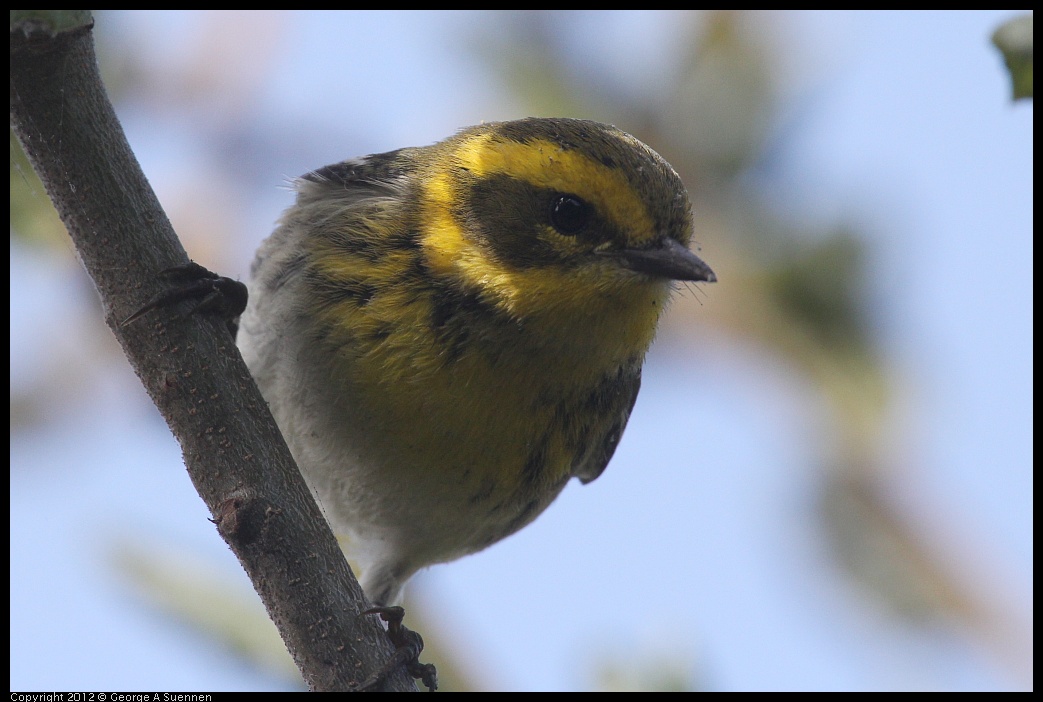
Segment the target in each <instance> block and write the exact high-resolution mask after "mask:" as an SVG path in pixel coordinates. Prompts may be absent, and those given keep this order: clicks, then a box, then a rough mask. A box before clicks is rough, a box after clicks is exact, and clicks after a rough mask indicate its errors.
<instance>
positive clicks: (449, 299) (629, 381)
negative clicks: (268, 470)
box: [238, 118, 715, 604]
mask: <svg viewBox="0 0 1043 702" xmlns="http://www.w3.org/2000/svg"><path fill="white" fill-rule="evenodd" d="M295 185H296V190H297V202H296V204H295V205H293V206H292V207H291V208H290V209H289V210H287V212H286V213H285V214H284V216H283V218H282V220H281V222H280V225H279V227H278V229H277V230H276V231H275V232H274V233H273V234H272V235H271V237H269V239H268V240H267V241H266V242H265V243H264V244H263V245H262V247H261V249H260V251H259V252H258V255H257V258H256V261H255V263H254V266H253V270H252V279H251V282H250V286H249V287H250V300H249V303H248V306H247V310H246V312H245V313H244V315H243V316H242V320H241V323H240V329H239V336H238V341H239V345H240V348H241V349H242V351H243V355H244V357H245V359H246V361H247V363H248V365H249V366H250V369H251V372H252V373H253V375H254V376H255V378H256V380H257V382H258V385H259V386H260V388H261V391H262V393H263V394H264V396H265V398H266V399H267V400H268V402H269V404H270V405H271V409H272V411H273V414H274V415H275V418H276V420H277V422H278V423H279V426H280V428H281V430H282V432H283V435H284V436H285V438H286V440H287V443H288V444H289V446H290V449H291V451H292V452H293V454H294V458H295V459H296V460H297V463H298V465H299V466H300V468H301V470H302V472H303V474H304V477H305V479H306V480H307V482H308V484H309V486H310V488H311V489H312V491H313V493H314V494H315V497H316V498H317V499H318V501H319V503H320V505H321V506H322V507H323V510H324V512H325V513H326V515H327V518H328V519H329V520H330V523H331V525H332V526H333V529H334V531H335V533H337V535H338V538H340V539H341V543H342V545H343V546H344V549H345V552H346V553H347V555H348V557H349V560H351V561H352V564H353V566H355V567H356V568H357V570H356V572H357V573H358V574H359V576H360V581H361V583H362V585H363V589H364V590H365V591H366V593H367V595H368V596H369V597H370V599H371V600H373V601H374V602H377V603H381V604H387V603H390V602H392V601H394V600H395V599H396V598H397V597H398V596H399V594H400V592H401V588H402V586H403V584H404V583H405V582H406V580H408V578H409V577H410V576H411V575H412V574H413V573H415V572H416V571H417V570H418V569H420V568H422V567H424V566H427V565H430V564H432V563H438V562H444V561H449V560H452V559H454V558H457V557H459V556H462V555H465V554H468V553H473V552H475V551H478V550H480V549H483V548H485V547H486V546H488V545H489V544H491V543H493V542H495V541H497V540H499V539H502V538H504V537H505V536H507V535H509V534H511V533H513V532H515V531H517V530H518V529H520V528H521V527H523V526H524V525H526V524H528V523H529V522H530V521H532V520H533V519H534V518H535V517H536V516H537V515H538V514H539V513H540V512H541V511H543V509H544V508H546V507H547V505H549V504H550V502H551V501H553V500H554V498H555V497H556V496H557V495H558V493H559V492H560V491H561V489H562V488H563V487H564V485H565V484H566V482H568V480H569V479H570V478H572V477H577V478H579V479H580V480H581V481H583V482H589V481H591V480H594V479H595V478H597V477H598V476H599V475H600V474H601V472H602V471H603V470H604V469H605V466H606V465H607V463H608V461H609V460H610V459H611V457H612V454H613V452H614V451H615V448H616V445H617V444H618V442H619V439H620V436H621V435H622V432H623V429H624V427H625V426H626V423H627V419H628V417H629V415H630V411H631V409H632V408H633V405H634V401H635V398H636V397H637V392H638V388H639V386H640V379H641V365H642V362H643V359H644V356H645V353H646V351H647V350H648V347H649V345H650V344H651V342H652V338H653V336H654V334H655V329H656V324H657V322H658V320H659V317H660V315H661V313H662V311H663V308H664V306H665V305H666V303H667V301H668V299H669V297H670V294H671V292H672V288H673V286H674V281H677V280H681V281H707V282H712V281H714V280H715V276H714V274H713V272H712V271H711V270H710V268H709V267H708V266H706V264H705V263H703V262H702V260H700V259H699V258H698V257H696V256H695V255H694V254H692V253H690V252H689V251H688V248H687V247H688V245H689V243H690V240H691V237H692V213H691V207H690V204H689V200H688V196H687V193H686V191H685V188H684V185H683V184H682V183H681V180H680V178H679V177H678V175H677V173H676V172H675V171H674V170H673V169H672V168H671V167H670V166H669V164H667V163H666V162H665V161H664V160H663V159H662V158H661V157H660V156H659V155H658V154H656V153H655V152H654V151H652V150H651V149H649V148H648V147H647V146H645V145H644V144H642V143H641V142H640V141H638V140H637V139H635V138H633V137H631V136H630V135H628V134H626V133H624V132H621V131H619V130H617V129H615V128H613V127H609V126H606V125H602V124H599V123H596V122H589V121H583V120H571V119H536V118H533V119H524V120H518V121H513V122H499V123H490V124H484V125H479V126H476V127H471V128H468V129H465V130H463V131H461V132H460V133H458V134H456V135H455V136H453V137H450V138H449V139H446V140H445V141H443V142H440V143H438V144H435V145H432V146H427V147H420V148H406V149H400V150H398V151H392V152H389V153H385V154H379V155H374V156H368V157H365V158H362V159H357V160H351V161H345V162H343V163H338V164H335V165H331V166H327V167H325V168H321V169H319V170H317V171H314V172H312V173H309V174H307V175H305V176H304V177H302V178H300V179H298V180H297V181H296V184H295Z"/></svg>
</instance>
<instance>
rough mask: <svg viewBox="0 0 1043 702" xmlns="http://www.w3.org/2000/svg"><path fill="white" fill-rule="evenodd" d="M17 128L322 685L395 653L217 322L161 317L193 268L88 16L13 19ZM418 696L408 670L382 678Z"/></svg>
mask: <svg viewBox="0 0 1043 702" xmlns="http://www.w3.org/2000/svg"><path fill="white" fill-rule="evenodd" d="M11 18H12V19H11V125H12V128H13V129H14V131H15V133H16V134H17V136H18V139H19V140H20V141H21V143H22V147H23V148H24V149H25V152H26V154H27V155H28V157H29V160H30V162H31V163H32V164H33V168H34V169H35V170H36V172H37V173H38V174H39V176H40V178H41V180H42V181H43V183H44V185H45V187H46V188H47V192H48V194H49V195H50V197H51V200H52V201H53V202H54V205H55V207H56V208H57V210H58V213H59V215H60V216H61V219H62V221H63V222H64V223H65V226H66V228H67V229H68V231H69V234H70V236H71V237H72V240H73V243H74V244H75V246H76V250H77V252H78V253H79V256H80V258H81V260H82V261H83V265H84V267H85V268H86V269H87V272H88V273H89V274H90V276H91V278H92V279H93V280H94V283H95V285H96V286H97V289H98V292H99V294H100V295H101V299H102V304H103V306H104V309H105V320H106V323H107V324H108V326H109V328H110V329H111V330H112V332H113V334H115V335H116V338H117V340H118V341H119V343H120V345H121V346H122V347H123V350H124V352H125V353H126V355H127V358H128V359H129V360H130V363H131V365H132V366H133V367H134V370H135V372H136V373H137V374H138V376H139V377H140V378H141V381H142V383H143V384H144V385H145V388H146V389H147V390H148V393H149V395H150V396H151V397H152V399H153V401H154V402H155V403H156V406H157V407H158V408H159V410H160V412H161V413H162V414H163V417H164V418H165V419H166V420H167V423H168V425H169V426H170V428H171V431H173V433H174V435H175V436H176V437H177V439H178V441H179V442H180V444H181V449H182V452H183V454H184V458H185V465H186V466H187V468H188V473H189V476H190V477H191V478H192V482H193V483H194V484H195V486H196V490H197V491H198V492H199V494H200V496H201V497H202V498H203V500H204V501H205V502H206V504H207V506H208V507H209V508H210V512H211V514H213V516H214V522H215V524H217V527H218V532H219V533H220V534H221V536H222V537H223V538H224V539H225V541H226V542H227V543H228V545H229V546H230V547H231V549H232V551H234V552H235V554H236V556H237V557H238V558H239V561H240V563H242V565H243V568H245V569H246V572H247V574H248V575H249V576H250V579H251V580H252V581H253V585H254V588H255V589H256V590H257V593H258V594H259V595H260V596H261V600H262V601H263V602H264V605H265V607H266V608H267V610H268V614H269V616H271V618H272V620H273V621H274V622H275V624H276V626H277V627H278V628H279V631H280V633H281V635H282V637H283V641H284V642H285V643H286V647H287V648H288V649H289V651H290V654H291V655H292V656H293V659H294V661H296V663H297V666H298V667H299V668H300V670H301V673H302V674H303V676H304V679H305V681H306V682H307V684H308V686H309V687H310V688H311V689H313V690H345V689H350V688H351V687H352V685H353V684H354V683H356V682H358V681H363V680H365V679H366V678H367V677H368V676H369V675H370V674H371V673H372V672H373V671H374V670H378V669H379V668H381V666H382V665H383V664H384V663H385V662H386V661H387V660H389V659H390V658H391V657H392V655H393V648H392V646H391V644H390V642H389V641H388V638H387V636H386V633H385V632H384V630H383V629H382V628H381V626H380V624H379V623H378V622H377V621H376V619H375V618H374V617H371V616H360V614H359V613H360V611H361V610H362V609H364V608H365V606H366V603H365V598H364V596H363V594H362V590H361V589H360V588H359V586H358V583H357V582H356V581H355V578H354V577H353V576H352V575H351V573H350V570H349V569H348V567H347V562H346V561H345V560H344V557H343V555H342V554H341V552H340V549H339V547H338V546H337V543H336V540H335V539H334V537H333V534H332V533H331V532H330V530H329V527H328V526H327V524H326V521H325V519H324V518H323V516H322V514H321V512H320V511H319V508H318V506H317V505H316V504H315V501H314V500H313V499H312V497H311V494H310V493H309V491H308V488H307V486H306V485H305V483H304V480H303V479H302V478H301V475H300V473H299V471H298V470H297V467H296V465H294V463H293V460H292V458H291V457H290V453H289V451H288V449H287V448H286V444H285V442H284V441H283V440H282V437H281V435H280V434H279V431H278V429H277V427H276V425H275V422H274V420H273V419H272V417H271V413H270V412H269V411H268V408H267V405H266V403H265V402H264V400H263V398H262V397H261V395H260V392H259V391H258V390H257V387H256V385H255V384H254V382H253V379H252V378H251V377H250V375H249V372H248V371H247V368H246V365H245V364H244V363H243V360H242V357H241V356H240V355H239V352H238V350H237V349H236V347H235V344H234V343H233V342H232V339H231V338H230V337H229V335H228V331H227V329H226V327H225V325H224V323H223V322H222V321H221V320H218V319H214V318H210V317H205V316H203V315H190V316H187V317H186V316H184V315H183V314H178V313H177V312H176V311H174V310H164V309H161V310H156V311H154V312H150V313H149V315H148V316H146V317H145V318H143V319H142V320H140V321H138V322H136V323H135V324H134V325H131V326H128V327H126V328H122V327H120V324H119V321H120V320H122V319H125V318H126V317H128V316H129V315H130V314H131V312H133V311H134V310H136V309H138V308H140V307H141V306H142V305H144V304H145V303H146V302H148V301H149V300H151V299H153V298H154V297H155V296H156V295H157V294H158V293H160V292H162V289H161V286H160V284H159V279H158V277H157V273H158V272H159V271H162V270H165V269H168V268H171V267H173V266H176V265H182V264H184V263H186V262H187V260H188V259H187V257H186V254H185V251H184V249H183V248H182V246H181V243H180V242H179V241H178V239H177V236H176V235H175V234H174V231H173V229H172V228H171V226H170V222H169V221H168V220H167V217H166V215H165V214H164V212H163V210H162V208H161V207H160V205H159V202H158V200H157V199H156V196H155V194H154V193H153V191H152V188H151V187H150V186H149V184H148V181H147V180H146V179H145V176H144V174H143V173H142V172H141V168H140V166H139V165H138V163H137V160H136V159H135V158H134V155H133V153H132V152H131V150H130V146H129V145H128V144H127V141H126V137H125V136H124V134H123V129H122V127H121V126H120V124H119V122H118V120H117V119H116V115H115V113H114V111H113V109H112V105H111V104H110V103H109V100H108V97H107V95H106V94H105V90H104V87H103V86H102V83H101V77H100V75H99V73H98V68H97V62H96V59H95V56H94V42H93V37H92V32H91V27H92V26H93V20H92V19H91V17H90V14H89V13H88V12H86V11H78V14H74V15H73V16H72V21H71V22H68V21H67V20H66V24H65V25H63V26H62V27H61V28H59V27H58V25H57V24H56V22H55V20H54V19H53V17H52V16H47V15H34V16H32V17H27V16H25V15H22V14H17V15H16V14H15V12H12V14H11ZM384 688H385V689H388V690H391V689H394V690H415V689H416V687H415V686H414V684H413V681H412V679H410V678H409V677H408V675H407V674H406V673H405V672H404V670H398V671H395V672H394V673H393V674H392V675H391V676H390V677H389V678H388V680H387V681H386V682H385V684H384Z"/></svg>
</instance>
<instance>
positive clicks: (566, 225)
mask: <svg viewBox="0 0 1043 702" xmlns="http://www.w3.org/2000/svg"><path fill="white" fill-rule="evenodd" d="M550 221H551V224H553V225H554V228H555V229H557V230H558V231H559V232H561V233H562V234H566V235H571V234H576V233H577V232H579V231H580V230H581V229H583V228H584V227H586V226H587V223H588V222H590V205H588V204H587V203H585V202H583V200H580V199H579V198H578V197H576V196H575V195H559V196H558V197H556V198H555V199H554V204H553V205H551V210H550Z"/></svg>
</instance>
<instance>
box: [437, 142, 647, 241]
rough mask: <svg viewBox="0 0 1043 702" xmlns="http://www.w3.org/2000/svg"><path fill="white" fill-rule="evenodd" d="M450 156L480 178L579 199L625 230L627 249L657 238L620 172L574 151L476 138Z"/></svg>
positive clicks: (547, 144) (549, 144)
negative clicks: (497, 177) (510, 181)
mask: <svg viewBox="0 0 1043 702" xmlns="http://www.w3.org/2000/svg"><path fill="white" fill-rule="evenodd" d="M454 156H455V159H456V160H457V162H458V163H459V164H460V165H461V167H463V168H466V169H468V170H469V171H471V172H472V173H473V174H474V175H476V176H478V177H480V178H481V177H485V176H490V175H500V174H504V175H508V176H510V177H511V178H516V179H518V180H522V181H525V182H526V183H530V184H532V185H534V186H536V187H538V188H546V189H549V190H559V191H561V192H563V193H571V194H573V195H578V196H579V197H581V198H583V199H584V200H586V201H587V202H589V203H591V204H592V205H594V207H595V208H596V209H597V210H598V211H599V212H601V213H602V214H604V215H606V216H607V217H608V218H609V219H610V220H612V221H613V222H615V223H616V225H617V226H618V227H619V228H620V230H622V231H625V232H627V233H628V239H629V243H630V244H631V245H638V246H640V245H641V244H642V243H645V242H651V241H653V240H654V239H656V238H657V232H655V231H654V224H653V222H652V218H651V217H650V216H649V215H648V208H647V206H646V205H645V203H644V202H643V201H642V200H641V199H640V198H639V197H638V196H637V195H636V194H635V192H634V187H633V185H632V184H631V183H630V182H629V181H628V180H627V179H626V177H625V176H623V175H622V173H621V172H620V170H619V169H613V168H609V167H608V166H606V165H604V164H603V163H600V162H598V161H596V160H594V159H591V158H589V157H587V156H585V155H583V154H582V153H580V151H579V150H577V149H563V148H562V147H561V146H560V145H559V144H556V143H554V142H552V141H548V140H546V139H533V140H531V141H526V142H524V143H522V142H518V141H510V140H502V139H500V138H497V136H496V135H495V134H479V135H477V136H474V137H472V138H470V139H468V140H467V141H465V142H464V143H463V145H461V146H460V148H459V149H458V150H457V151H456V154H454Z"/></svg>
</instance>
